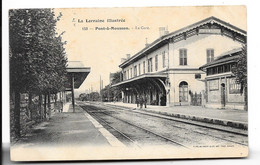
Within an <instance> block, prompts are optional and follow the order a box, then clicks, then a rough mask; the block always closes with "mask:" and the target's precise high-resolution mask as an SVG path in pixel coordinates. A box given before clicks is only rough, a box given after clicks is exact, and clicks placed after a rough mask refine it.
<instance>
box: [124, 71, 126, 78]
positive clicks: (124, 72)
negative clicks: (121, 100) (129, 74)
mask: <svg viewBox="0 0 260 165" xmlns="http://www.w3.org/2000/svg"><path fill="white" fill-rule="evenodd" d="M124 80H126V71H124Z"/></svg>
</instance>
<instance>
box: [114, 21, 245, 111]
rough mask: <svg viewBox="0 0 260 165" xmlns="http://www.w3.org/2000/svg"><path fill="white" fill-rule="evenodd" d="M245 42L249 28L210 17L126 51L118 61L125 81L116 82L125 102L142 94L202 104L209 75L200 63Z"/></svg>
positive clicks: (170, 102) (152, 100)
mask: <svg viewBox="0 0 260 165" xmlns="http://www.w3.org/2000/svg"><path fill="white" fill-rule="evenodd" d="M161 30H162V29H160V35H162V31H161ZM244 43H246V31H244V30H241V29H239V28H237V27H235V26H233V25H231V24H229V23H227V22H224V21H222V20H220V19H218V18H215V17H209V18H207V19H204V20H202V21H199V22H197V23H194V24H192V25H189V26H187V27H184V28H182V29H179V30H177V31H174V32H172V33H168V32H165V33H164V35H162V36H161V37H159V38H158V39H157V40H155V41H153V42H152V43H151V44H149V45H147V44H146V45H145V47H144V48H143V49H142V50H140V51H139V52H138V53H136V54H135V55H133V56H130V55H127V58H124V59H122V63H121V64H120V65H119V67H120V68H121V69H122V75H123V76H122V77H123V81H121V82H119V83H117V84H115V85H113V86H120V87H121V89H123V90H122V97H123V101H124V102H126V103H136V101H137V98H140V97H143V98H144V99H145V100H147V104H151V105H167V106H175V105H201V98H202V94H203V93H205V92H204V91H205V83H204V82H203V80H204V79H205V76H206V75H205V72H203V71H202V70H200V69H199V67H200V66H202V65H204V64H206V63H209V62H211V61H213V60H214V59H216V58H217V56H218V55H221V54H223V53H224V52H226V51H229V50H233V49H235V48H241V47H242V44H244Z"/></svg>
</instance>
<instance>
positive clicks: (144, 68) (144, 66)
mask: <svg viewBox="0 0 260 165" xmlns="http://www.w3.org/2000/svg"><path fill="white" fill-rule="evenodd" d="M143 73H144V74H145V61H144V62H143Z"/></svg>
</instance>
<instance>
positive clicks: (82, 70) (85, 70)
mask: <svg viewBox="0 0 260 165" xmlns="http://www.w3.org/2000/svg"><path fill="white" fill-rule="evenodd" d="M66 70H67V82H66V85H65V86H66V90H71V88H72V87H71V78H72V76H74V88H75V89H78V88H79V87H80V86H81V84H82V83H83V82H84V80H85V79H86V77H87V76H88V74H89V73H90V67H85V66H84V64H83V63H82V62H80V61H68V66H67V69H66Z"/></svg>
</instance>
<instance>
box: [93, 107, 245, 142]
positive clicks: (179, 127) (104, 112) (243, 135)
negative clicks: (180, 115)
mask: <svg viewBox="0 0 260 165" xmlns="http://www.w3.org/2000/svg"><path fill="white" fill-rule="evenodd" d="M88 106H91V108H93V111H94V113H97V112H99V113H101V112H100V109H103V110H102V114H103V115H106V116H110V117H112V118H113V120H115V119H116V120H119V121H121V122H125V123H127V124H128V125H132V126H135V127H139V129H142V130H145V131H149V132H152V133H153V134H154V135H157V136H158V137H159V136H162V137H161V138H164V139H165V140H166V139H167V140H168V141H172V142H173V143H176V141H175V140H172V139H171V138H169V137H166V136H164V135H160V134H158V133H155V132H154V131H152V130H149V129H147V128H144V127H141V126H138V125H137V124H135V123H132V122H129V121H125V120H124V119H120V118H119V117H115V115H111V114H109V113H108V112H111V113H112V112H113V111H111V110H109V109H108V108H113V109H117V111H118V110H120V111H121V112H123V113H127V115H129V116H130V115H133V113H134V114H138V115H145V116H143V117H145V118H147V116H149V117H151V118H160V119H164V120H169V121H174V122H179V123H182V124H191V125H193V126H196V127H200V128H202V129H204V128H205V129H207V130H210V132H212V131H219V132H221V134H223V130H222V129H219V128H215V127H211V126H207V125H203V124H198V123H196V122H195V123H194V122H191V121H188V122H187V121H183V120H182V119H173V118H172V117H167V116H164V115H159V114H152V113H146V112H140V111H132V110H131V111H129V110H128V111H126V110H122V109H121V108H120V107H115V106H107V105H106V107H104V106H100V105H95V106H93V105H88ZM96 106H99V108H97V107H96ZM104 110H105V111H104ZM90 113H92V115H94V114H93V112H90ZM172 127H175V128H178V129H182V130H186V131H187V130H189V131H191V132H193V133H196V134H200V135H204V136H209V137H212V138H215V139H219V140H222V141H226V142H230V143H234V144H238V145H242V146H247V145H248V144H247V142H239V141H235V140H232V137H233V135H234V136H241V137H247V134H244V133H238V132H234V131H228V130H224V132H225V133H227V134H229V135H228V136H227V135H225V136H223V135H218V132H216V133H215V134H211V133H210V132H207V131H201V130H200V131H198V130H190V129H188V128H185V127H183V126H182V125H181V126H179V125H172ZM216 134H217V136H216ZM230 134H231V135H230ZM227 137H228V138H227ZM229 137H231V138H229ZM133 141H134V140H133ZM177 144H179V146H183V147H187V146H185V145H183V144H182V143H179V142H177Z"/></svg>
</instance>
